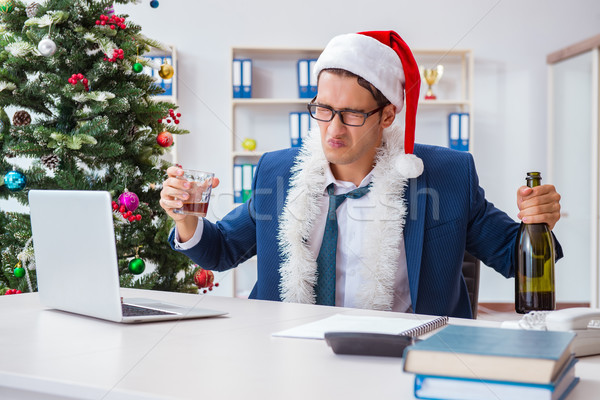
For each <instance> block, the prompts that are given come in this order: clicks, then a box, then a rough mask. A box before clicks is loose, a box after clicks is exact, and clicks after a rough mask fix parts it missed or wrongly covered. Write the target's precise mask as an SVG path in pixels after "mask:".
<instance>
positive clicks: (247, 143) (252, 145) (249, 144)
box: [242, 138, 256, 151]
mask: <svg viewBox="0 0 600 400" xmlns="http://www.w3.org/2000/svg"><path fill="white" fill-rule="evenodd" d="M242 147H243V148H244V149H245V150H248V151H253V150H255V149H256V140H254V139H251V138H246V139H244V141H243V142H242Z"/></svg>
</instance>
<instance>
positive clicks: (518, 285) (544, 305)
mask: <svg viewBox="0 0 600 400" xmlns="http://www.w3.org/2000/svg"><path fill="white" fill-rule="evenodd" d="M526 181H527V186H529V187H531V188H533V187H535V186H539V185H541V183H542V176H541V174H540V173H539V172H528V173H527V178H526ZM515 258H516V260H515V268H516V270H515V310H516V311H517V312H518V313H521V314H525V313H528V312H529V311H534V310H535V311H539V310H554V308H555V306H556V304H555V293H554V241H553V239H552V234H551V233H550V229H549V228H548V225H547V224H544V223H541V224H526V223H523V222H521V227H520V228H519V234H518V235H517V241H516V251H515Z"/></svg>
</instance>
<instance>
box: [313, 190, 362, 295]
mask: <svg viewBox="0 0 600 400" xmlns="http://www.w3.org/2000/svg"><path fill="white" fill-rule="evenodd" d="M370 188H371V184H369V185H367V186H363V187H359V188H357V189H354V190H352V191H350V192H348V193H346V194H339V195H335V194H333V193H334V190H335V188H334V186H333V183H332V184H330V185H329V186H327V193H328V194H329V210H328V211H327V222H326V223H325V232H324V233H323V243H321V249H320V250H319V255H318V257H317V287H316V289H315V292H316V293H317V304H321V305H326V306H334V305H335V257H336V252H337V239H338V224H337V213H336V211H337V208H338V207H339V206H340V205H341V204H342V203H343V202H344V200H346V199H347V198H350V199H360V198H361V197H363V196H364V195H365V194H367V193H369V190H370Z"/></svg>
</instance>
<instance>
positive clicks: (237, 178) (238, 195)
mask: <svg viewBox="0 0 600 400" xmlns="http://www.w3.org/2000/svg"><path fill="white" fill-rule="evenodd" d="M242 190H243V188H242V164H234V165H233V202H234V203H243V202H244V197H243V195H242Z"/></svg>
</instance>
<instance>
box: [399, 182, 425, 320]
mask: <svg viewBox="0 0 600 400" xmlns="http://www.w3.org/2000/svg"><path fill="white" fill-rule="evenodd" d="M407 189H408V190H407V191H406V204H407V215H406V222H405V225H404V245H405V249H406V264H407V269H408V282H409V286H410V298H411V302H412V307H413V310H416V304H417V298H418V294H419V274H420V271H421V256H422V254H423V233H424V225H425V201H426V199H427V196H426V191H427V182H426V179H425V175H424V174H423V175H421V176H419V177H418V178H416V179H410V181H409V184H408V188H407Z"/></svg>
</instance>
